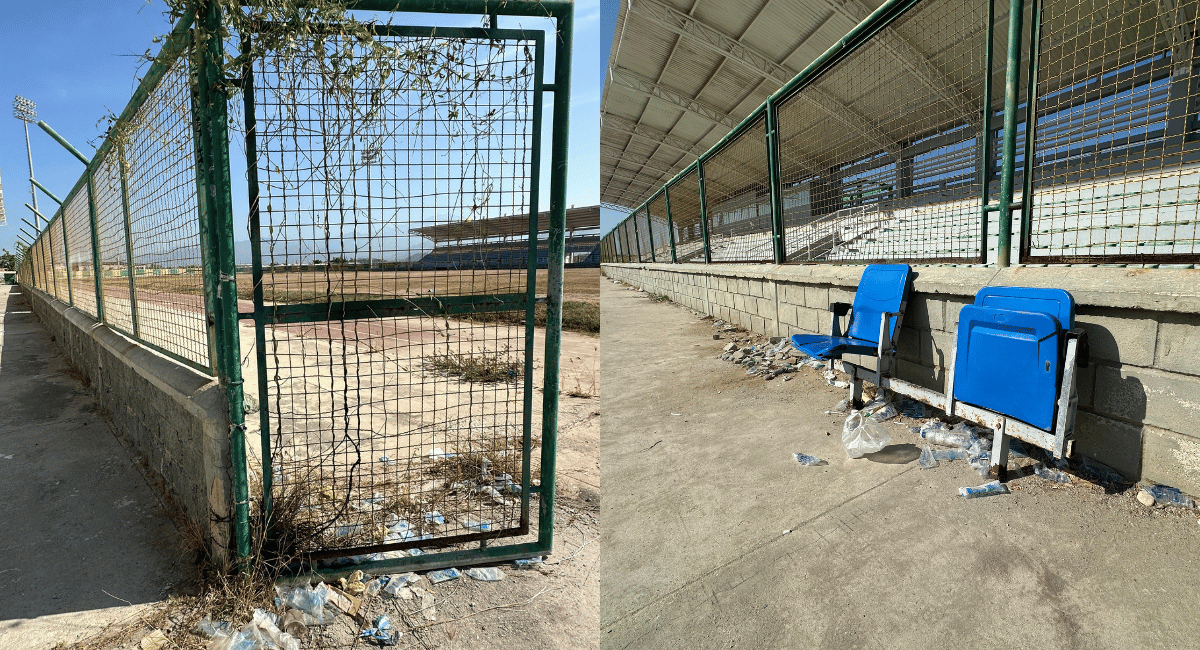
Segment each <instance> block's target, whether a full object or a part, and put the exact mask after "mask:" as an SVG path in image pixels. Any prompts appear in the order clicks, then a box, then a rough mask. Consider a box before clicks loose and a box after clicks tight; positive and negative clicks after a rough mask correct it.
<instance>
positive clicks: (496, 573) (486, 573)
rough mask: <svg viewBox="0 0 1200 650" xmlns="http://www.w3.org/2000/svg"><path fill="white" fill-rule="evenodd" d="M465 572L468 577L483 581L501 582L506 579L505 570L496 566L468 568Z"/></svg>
mask: <svg viewBox="0 0 1200 650" xmlns="http://www.w3.org/2000/svg"><path fill="white" fill-rule="evenodd" d="M463 573H466V574H467V577H468V578H470V579H472V580H479V581H481V582H499V581H501V580H503V579H504V572H503V571H501V570H500V569H498V568H496V567H484V568H482V569H481V568H474V569H467V570H466V571H464V572H463Z"/></svg>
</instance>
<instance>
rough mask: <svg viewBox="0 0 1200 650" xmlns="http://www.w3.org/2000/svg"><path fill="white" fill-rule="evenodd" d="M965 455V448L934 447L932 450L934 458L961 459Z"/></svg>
mask: <svg viewBox="0 0 1200 650" xmlns="http://www.w3.org/2000/svg"><path fill="white" fill-rule="evenodd" d="M966 457H967V452H966V450H965V449H935V450H934V451H933V459H934V460H961V459H963V458H966Z"/></svg>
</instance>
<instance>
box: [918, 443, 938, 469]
mask: <svg viewBox="0 0 1200 650" xmlns="http://www.w3.org/2000/svg"><path fill="white" fill-rule="evenodd" d="M917 464H918V465H920V466H921V469H933V468H934V467H937V466H938V462H937V459H935V458H934V457H933V451H932V450H931V449H930V448H929V445H921V457H920V458H918V459H917Z"/></svg>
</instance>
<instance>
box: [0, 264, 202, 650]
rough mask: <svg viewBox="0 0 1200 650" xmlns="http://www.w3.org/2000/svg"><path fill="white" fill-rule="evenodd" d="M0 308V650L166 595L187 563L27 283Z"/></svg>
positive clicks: (67, 638) (8, 291) (5, 290)
mask: <svg viewBox="0 0 1200 650" xmlns="http://www.w3.org/2000/svg"><path fill="white" fill-rule="evenodd" d="M0 304H2V305H4V308H5V309H4V315H3V323H2V325H0V494H3V495H4V498H3V499H0V522H3V524H2V525H0V650H7V649H9V648H12V649H17V648H20V649H25V648H51V647H54V645H55V644H56V643H57V642H59V641H63V642H66V643H68V644H69V643H72V642H74V641H76V640H78V639H81V638H83V637H86V636H90V635H93V634H95V633H96V632H97V631H99V630H100V629H102V628H103V627H104V626H105V625H107V624H109V623H111V622H114V621H119V620H124V619H127V618H129V617H131V616H135V615H136V614H137V612H138V611H139V610H140V609H141V608H142V607H144V606H145V605H146V604H147V603H152V602H156V601H159V600H162V599H163V598H164V597H165V596H166V595H167V593H168V591H169V590H170V589H171V588H172V587H173V586H174V585H176V584H178V583H180V582H181V581H182V580H184V579H185V578H186V577H187V571H188V569H189V568H190V564H189V562H188V559H187V558H185V557H183V556H182V555H181V554H182V550H181V549H182V548H183V544H182V543H181V539H180V535H179V533H178V532H177V531H176V529H175V527H174V525H173V524H172V523H171V521H170V520H169V519H168V517H167V515H166V510H165V508H164V507H163V505H162V504H161V503H160V502H159V500H158V497H157V496H156V494H155V492H154V491H152V490H151V488H150V487H149V486H148V485H147V484H146V482H145V480H143V478H142V475H141V474H140V473H139V471H138V468H137V467H136V465H135V462H134V460H133V459H132V454H131V452H130V451H129V450H128V449H126V448H125V447H123V446H122V445H121V443H120V442H119V441H118V440H117V438H116V437H115V436H114V435H113V431H112V430H111V428H110V426H109V425H108V423H107V421H106V420H105V418H104V417H103V416H102V414H100V413H98V412H97V407H96V404H95V400H94V399H93V398H92V394H91V389H89V388H86V387H84V386H83V385H82V384H81V383H80V381H79V379H78V375H77V374H75V373H73V372H72V370H71V368H70V366H69V364H68V363H67V361H66V360H65V359H64V358H63V356H62V355H61V354H60V352H59V350H58V348H57V347H56V346H55V344H54V343H53V342H52V341H51V340H50V336H49V334H47V332H46V330H45V328H44V327H43V326H42V325H41V323H40V322H39V321H38V320H37V317H36V316H34V314H33V313H31V312H30V311H29V304H28V303H27V302H26V301H25V300H24V298H23V297H22V295H21V293H20V289H19V288H18V287H10V286H3V287H0Z"/></svg>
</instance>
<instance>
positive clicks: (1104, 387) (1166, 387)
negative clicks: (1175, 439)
mask: <svg viewBox="0 0 1200 650" xmlns="http://www.w3.org/2000/svg"><path fill="white" fill-rule="evenodd" d="M1196 388H1197V383H1196V378H1195V377H1189V376H1187V375H1179V374H1175V373H1170V372H1163V371H1161V370H1153V369H1150V368H1138V367H1135V366H1121V367H1113V366H1098V367H1097V368H1096V388H1095V398H1094V400H1093V402H1094V405H1095V406H1094V408H1095V410H1096V412H1097V413H1099V414H1102V415H1107V416H1110V417H1116V418H1120V419H1122V420H1128V421H1130V422H1142V423H1145V424H1149V425H1152V426H1156V427H1162V428H1164V429H1168V430H1170V431H1175V432H1178V433H1183V434H1187V435H1190V436H1195V437H1200V398H1197V397H1196Z"/></svg>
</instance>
